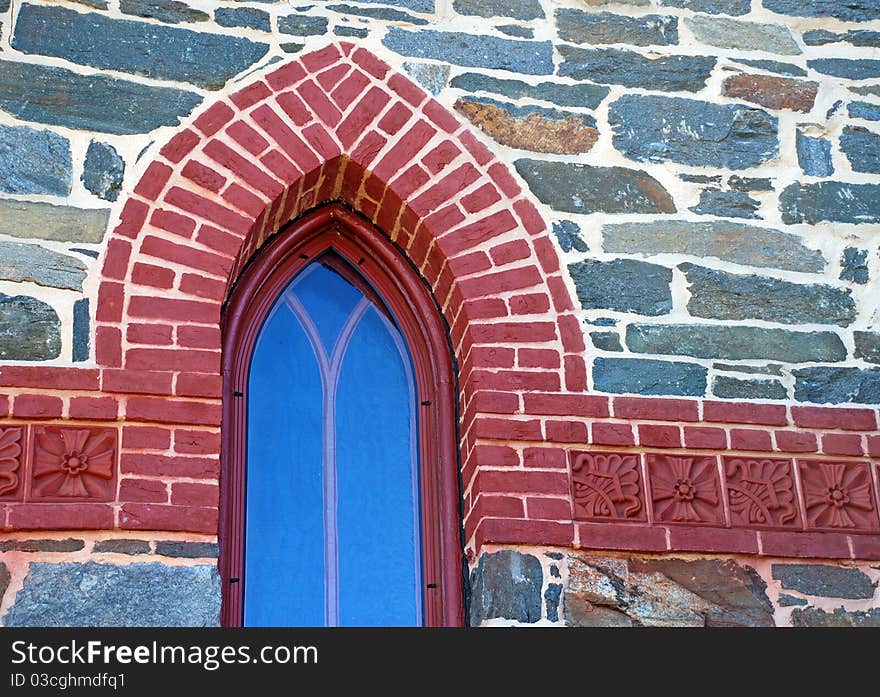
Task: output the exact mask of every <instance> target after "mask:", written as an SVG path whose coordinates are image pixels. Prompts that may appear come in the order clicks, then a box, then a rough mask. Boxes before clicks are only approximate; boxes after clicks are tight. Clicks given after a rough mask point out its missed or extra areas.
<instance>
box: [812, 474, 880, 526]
mask: <svg viewBox="0 0 880 697" xmlns="http://www.w3.org/2000/svg"><path fill="white" fill-rule="evenodd" d="M798 467H799V468H800V474H801V487H802V489H803V492H804V507H805V509H806V516H807V527H809V528H819V529H834V530H841V529H842V530H853V531H858V530H870V531H874V530H877V527H878V524H877V504H876V502H875V500H874V486H873V483H872V481H871V470H870V468H869V465H868V463H866V462H827V461H826V462H822V461H817V460H798Z"/></svg>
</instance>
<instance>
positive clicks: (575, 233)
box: [553, 220, 589, 252]
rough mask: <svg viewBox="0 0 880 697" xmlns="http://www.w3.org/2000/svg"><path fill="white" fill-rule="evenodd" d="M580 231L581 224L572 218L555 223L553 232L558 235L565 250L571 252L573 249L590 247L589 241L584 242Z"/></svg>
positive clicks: (582, 250)
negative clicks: (588, 245)
mask: <svg viewBox="0 0 880 697" xmlns="http://www.w3.org/2000/svg"><path fill="white" fill-rule="evenodd" d="M580 233H581V227H580V225H578V224H577V223H575V222H573V221H571V220H560V221H559V222H558V223H553V234H554V235H556V239H557V240H558V241H559V246H560V247H561V248H562V251H563V252H570V251H572V250H574V251H576V252H586V251H589V247H587V243H586V242H584V240H583V238H582V237H581V236H580Z"/></svg>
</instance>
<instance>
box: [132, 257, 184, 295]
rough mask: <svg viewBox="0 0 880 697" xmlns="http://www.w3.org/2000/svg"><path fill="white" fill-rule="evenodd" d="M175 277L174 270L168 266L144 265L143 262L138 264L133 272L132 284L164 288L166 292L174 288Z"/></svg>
mask: <svg viewBox="0 0 880 697" xmlns="http://www.w3.org/2000/svg"><path fill="white" fill-rule="evenodd" d="M175 277H176V274H175V272H174V269H169V268H168V267H167V266H154V265H153V264H144V263H142V262H138V263H136V264H135V265H134V269H132V272H131V280H132V283H136V284H137V285H139V286H150V287H152V288H164V289H166V290H167V289H168V288H172V287H174V279H175Z"/></svg>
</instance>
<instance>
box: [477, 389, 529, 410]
mask: <svg viewBox="0 0 880 697" xmlns="http://www.w3.org/2000/svg"><path fill="white" fill-rule="evenodd" d="M473 404H474V406H476V408H477V409H478V410H479V411H481V412H484V413H487V414H515V413H516V412H517V411H519V395H517V394H513V393H510V392H495V391H492V390H479V391H477V392H475V393H474V397H473Z"/></svg>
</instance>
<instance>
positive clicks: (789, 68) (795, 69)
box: [731, 58, 807, 77]
mask: <svg viewBox="0 0 880 697" xmlns="http://www.w3.org/2000/svg"><path fill="white" fill-rule="evenodd" d="M731 60H732V61H733V62H734V63H739V64H741V65H748V66H749V67H751V68H760V69H761V70H766V71H767V72H768V73H776V74H778V75H787V76H789V77H806V75H807V71H806V70H804V69H803V68H801V67H799V66H797V65H792V64H791V63H780V62H779V61H771V60H746V59H745V58H731Z"/></svg>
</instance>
